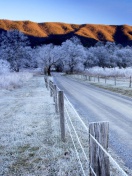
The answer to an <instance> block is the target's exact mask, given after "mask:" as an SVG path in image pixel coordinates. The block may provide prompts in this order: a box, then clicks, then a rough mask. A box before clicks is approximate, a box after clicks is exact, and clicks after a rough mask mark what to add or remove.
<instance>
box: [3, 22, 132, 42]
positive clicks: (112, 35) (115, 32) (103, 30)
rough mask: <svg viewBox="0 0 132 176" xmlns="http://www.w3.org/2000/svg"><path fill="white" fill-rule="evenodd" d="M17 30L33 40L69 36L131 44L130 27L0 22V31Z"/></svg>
mask: <svg viewBox="0 0 132 176" xmlns="http://www.w3.org/2000/svg"><path fill="white" fill-rule="evenodd" d="M11 29H17V30H19V31H21V32H23V33H25V34H26V35H28V36H32V37H35V38H46V39H47V38H50V39H51V37H53V36H56V37H57V36H58V37H62V36H63V37H64V36H65V35H66V36H67V37H68V35H69V34H72V35H76V36H79V37H81V38H84V39H85V40H88V39H91V40H93V41H94V40H95V41H110V42H116V43H121V44H122V43H124V44H129V43H130V44H131V43H132V26H129V25H126V24H124V25H105V24H69V23H63V22H41V23H36V22H32V21H29V20H26V21H12V20H0V30H5V31H8V30H11Z"/></svg>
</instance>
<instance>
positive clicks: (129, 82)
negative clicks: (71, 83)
mask: <svg viewBox="0 0 132 176" xmlns="http://www.w3.org/2000/svg"><path fill="white" fill-rule="evenodd" d="M73 77H74V78H77V79H82V80H88V81H89V82H98V83H104V84H106V85H107V84H110V85H113V86H117V85H119V86H120V84H122V86H124V87H129V88H131V87H132V76H129V77H118V76H103V75H102V76H99V75H86V74H76V75H73ZM95 78H96V79H95ZM95 80H97V81H95ZM101 80H103V81H101ZM110 81H113V83H111V82H110ZM124 84H125V85H124Z"/></svg>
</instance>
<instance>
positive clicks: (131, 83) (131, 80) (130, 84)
mask: <svg viewBox="0 0 132 176" xmlns="http://www.w3.org/2000/svg"><path fill="white" fill-rule="evenodd" d="M129 87H130V88H131V87H132V77H131V76H130V82H129Z"/></svg>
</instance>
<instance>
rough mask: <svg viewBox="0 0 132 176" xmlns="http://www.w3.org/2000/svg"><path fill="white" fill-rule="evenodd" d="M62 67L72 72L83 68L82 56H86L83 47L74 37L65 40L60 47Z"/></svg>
mask: <svg viewBox="0 0 132 176" xmlns="http://www.w3.org/2000/svg"><path fill="white" fill-rule="evenodd" d="M61 51H62V55H63V62H64V69H65V71H67V72H70V73H73V72H74V71H80V70H83V69H84V65H83V62H84V58H85V57H86V53H85V49H84V47H83V46H82V44H81V42H80V40H79V39H78V38H76V37H73V38H71V39H70V40H66V41H65V42H63V43H62V47H61Z"/></svg>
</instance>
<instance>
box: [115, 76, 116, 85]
mask: <svg viewBox="0 0 132 176" xmlns="http://www.w3.org/2000/svg"><path fill="white" fill-rule="evenodd" d="M115 86H116V76H115Z"/></svg>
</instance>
